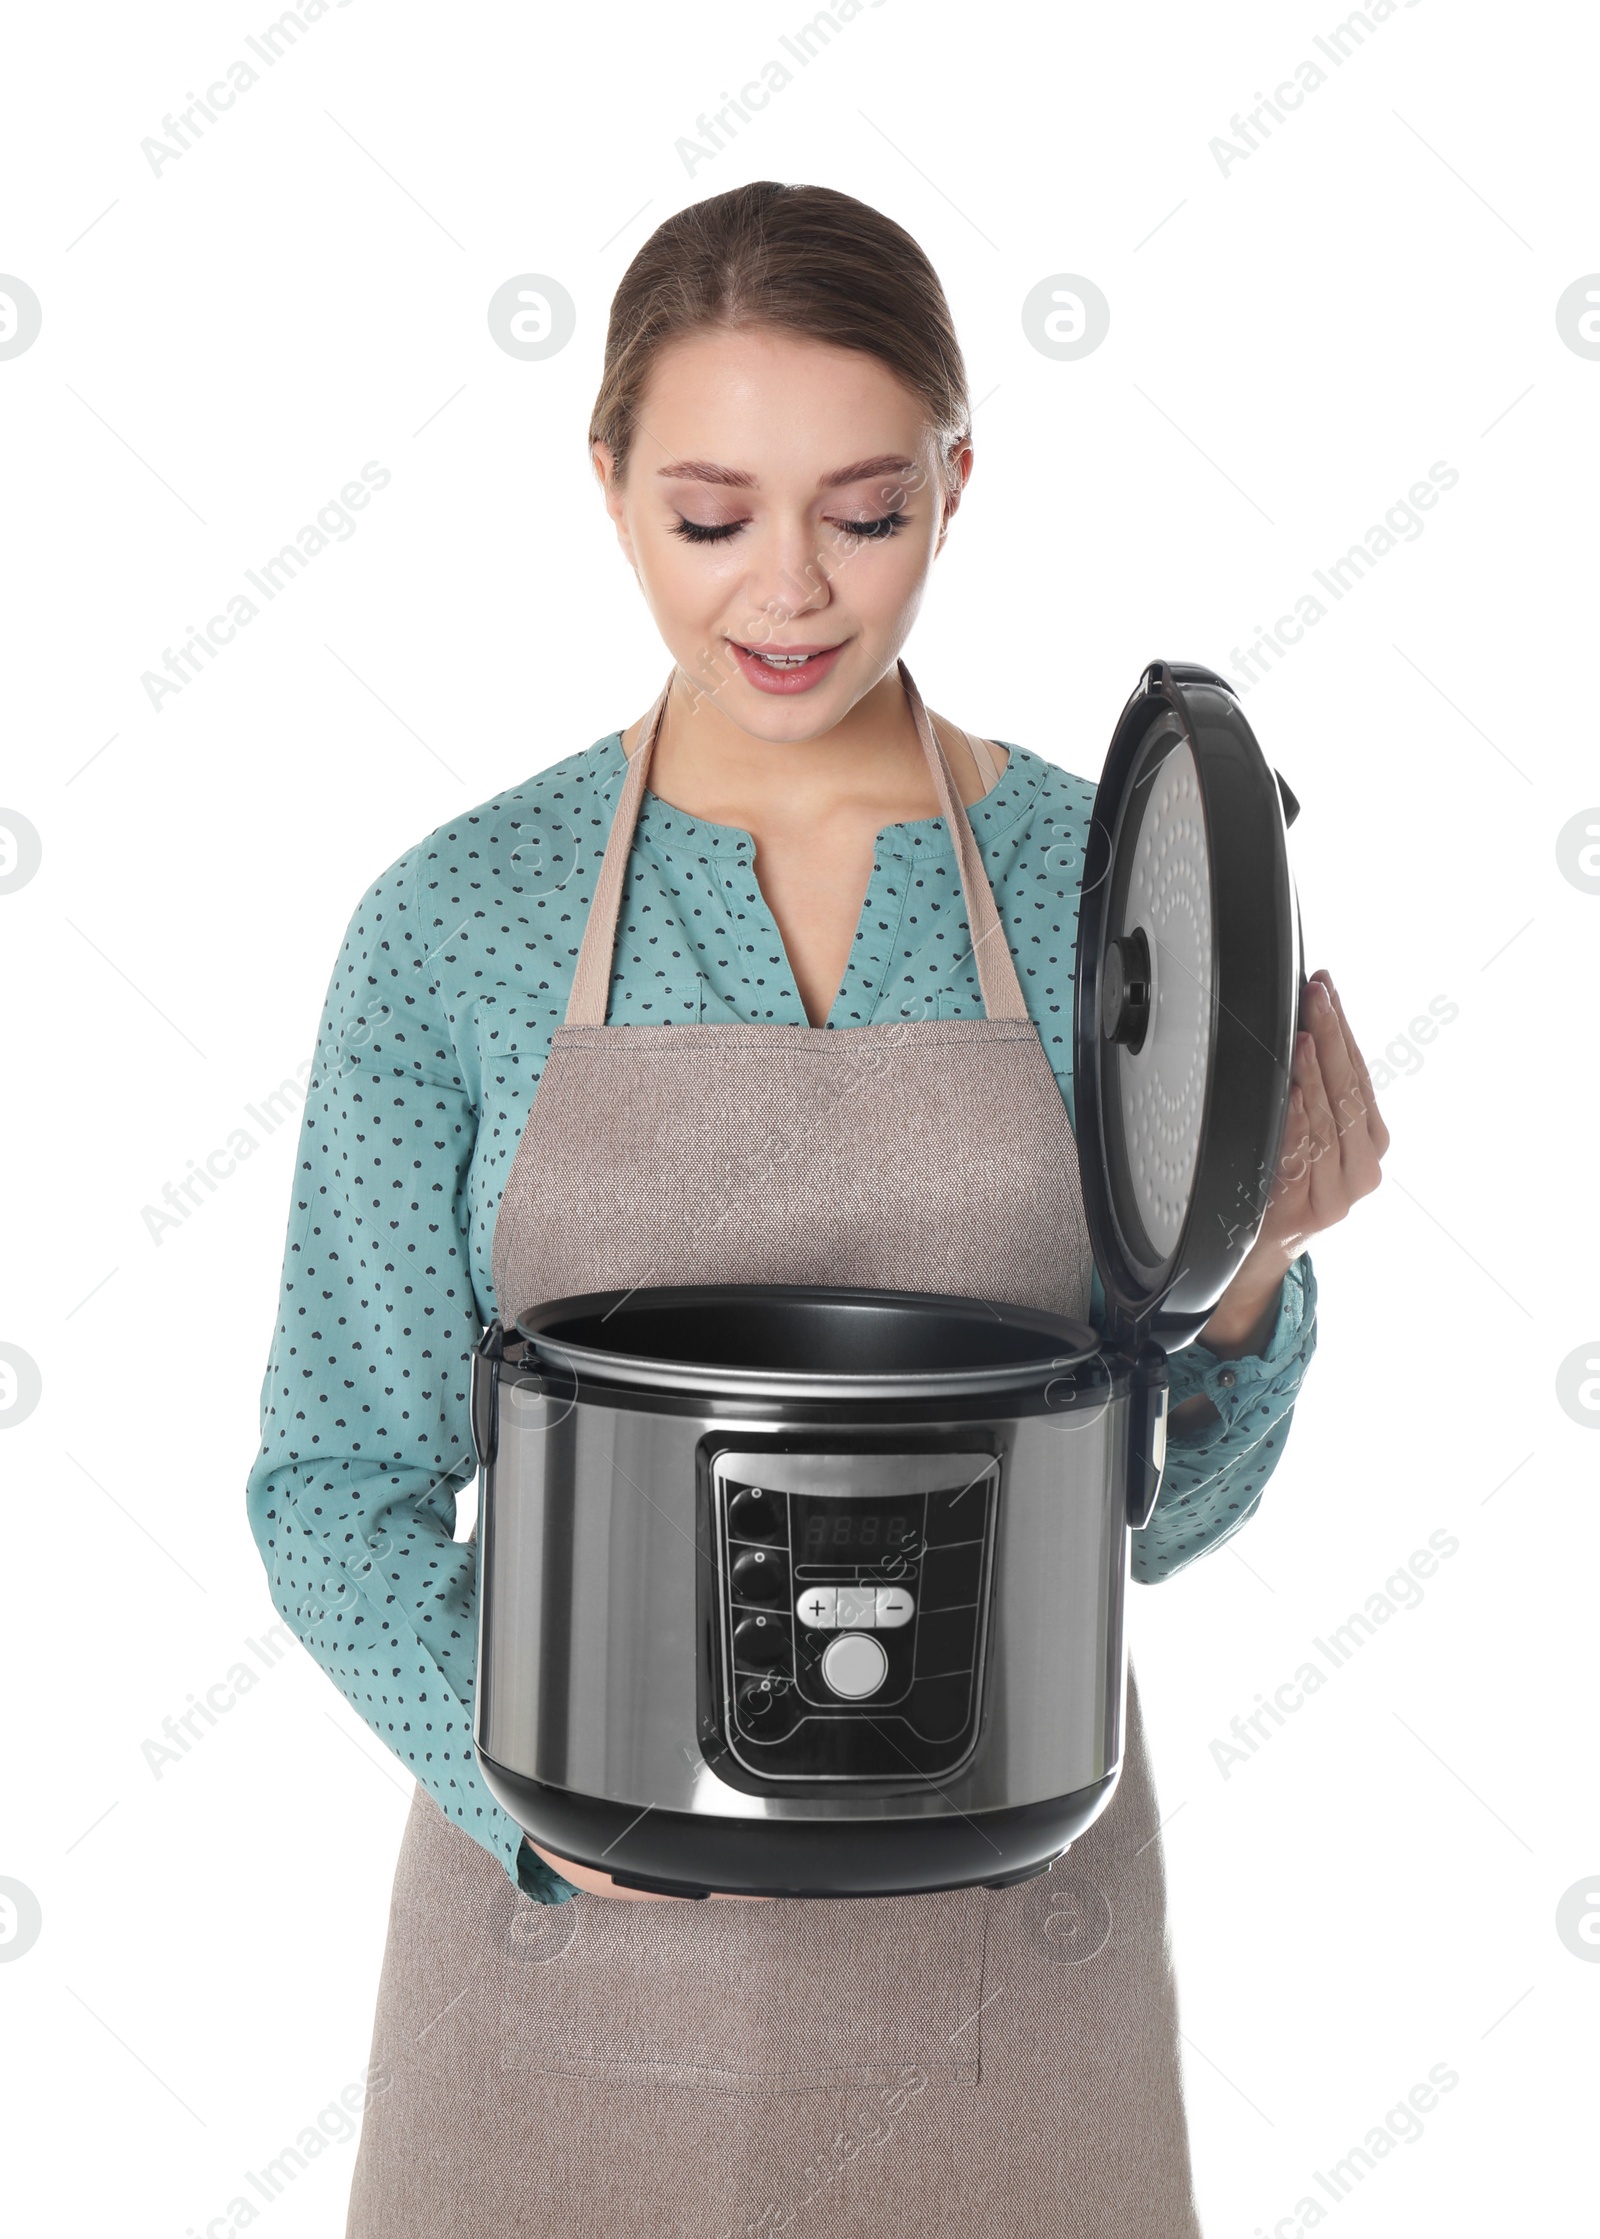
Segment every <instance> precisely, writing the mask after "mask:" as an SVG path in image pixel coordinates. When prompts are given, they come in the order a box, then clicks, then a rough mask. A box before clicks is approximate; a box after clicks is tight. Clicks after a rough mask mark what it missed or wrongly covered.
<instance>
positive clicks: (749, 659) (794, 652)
mask: <svg viewBox="0 0 1600 2239" xmlns="http://www.w3.org/2000/svg"><path fill="white" fill-rule="evenodd" d="M728 643H729V645H731V646H732V648H733V654H734V658H735V660H736V661H737V662H738V664H739V673H740V675H741V676H743V677H744V678H745V679H746V681H747V682H748V683H750V684H753V685H754V686H755V688H756V690H757V691H758V692H778V693H789V692H809V691H811V690H813V689H814V688H815V687H816V686H817V685H818V684H820V683H821V681H822V679H823V678H824V677H825V676H827V675H828V674H829V673H830V672H831V671H832V669H833V667H834V665H835V663H836V662H837V661H838V658H839V656H840V654H841V653H842V652H843V651H844V647H845V644H846V643H848V640H845V641H843V642H841V643H840V644H837V645H764V646H759V647H758V646H753V645H745V644H744V643H743V642H742V641H741V640H740V639H738V638H729V640H728Z"/></svg>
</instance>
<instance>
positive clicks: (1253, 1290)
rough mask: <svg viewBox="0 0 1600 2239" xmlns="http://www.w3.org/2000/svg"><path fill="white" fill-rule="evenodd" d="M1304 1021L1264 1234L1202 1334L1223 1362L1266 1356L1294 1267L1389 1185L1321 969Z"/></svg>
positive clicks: (1384, 1138)
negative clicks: (1322, 1234)
mask: <svg viewBox="0 0 1600 2239" xmlns="http://www.w3.org/2000/svg"><path fill="white" fill-rule="evenodd" d="M1305 1015H1306V1022H1307V1027H1308V1029H1309V1031H1302V1032H1301V1033H1299V1034H1297V1035H1296V1036H1295V1053H1294V1064H1293V1068H1292V1071H1291V1075H1290V1079H1291V1082H1292V1086H1291V1089H1290V1094H1289V1110H1288V1113H1287V1116H1286V1117H1285V1120H1284V1126H1283V1141H1282V1144H1281V1146H1280V1150H1279V1156H1278V1170H1277V1173H1276V1175H1275V1177H1274V1179H1273V1185H1272V1194H1271V1196H1270V1197H1269V1198H1268V1200H1267V1210H1266V1214H1265V1217H1264V1218H1263V1220H1262V1223H1261V1229H1260V1233H1259V1234H1258V1235H1257V1237H1256V1240H1255V1242H1254V1244H1253V1245H1252V1246H1251V1248H1250V1250H1249V1252H1248V1253H1247V1254H1246V1256H1245V1258H1244V1260H1243V1261H1242V1263H1241V1264H1240V1267H1239V1270H1238V1272H1237V1274H1236V1275H1235V1276H1234V1278H1233V1281H1232V1282H1231V1283H1230V1284H1229V1285H1228V1287H1227V1289H1226V1290H1225V1291H1224V1292H1223V1294H1222V1296H1221V1297H1220V1298H1219V1299H1218V1301H1217V1304H1216V1310H1215V1312H1214V1313H1213V1314H1212V1316H1211V1319H1210V1321H1208V1322H1207V1323H1206V1325H1205V1327H1204V1329H1202V1330H1201V1332H1200V1337H1199V1342H1200V1343H1201V1344H1202V1345H1204V1346H1205V1347H1206V1348H1207V1349H1208V1350H1209V1351H1210V1352H1213V1353H1215V1354H1216V1355H1217V1356H1218V1357H1219V1359H1237V1358H1238V1356H1239V1355H1240V1354H1241V1353H1258V1352H1260V1350H1261V1348H1262V1346H1263V1345H1265V1344H1266V1343H1267V1341H1268V1339H1269V1338H1270V1337H1271V1334H1272V1327H1273V1324H1274V1322H1275V1321H1276V1319H1277V1313H1278V1297H1279V1292H1280V1289H1281V1286H1282V1283H1283V1278H1284V1275H1285V1274H1286V1273H1287V1271H1288V1268H1289V1263H1290V1262H1291V1260H1294V1259H1298V1257H1299V1256H1300V1254H1301V1252H1303V1251H1304V1250H1305V1248H1306V1245H1307V1244H1308V1243H1309V1242H1310V1240H1311V1238H1312V1237H1313V1236H1315V1235H1317V1234H1318V1232H1319V1231H1320V1230H1322V1229H1325V1228H1332V1226H1333V1225H1334V1223H1335V1222H1336V1221H1342V1220H1343V1219H1344V1217H1345V1215H1346V1213H1348V1212H1349V1210H1350V1208H1351V1206H1352V1205H1353V1204H1354V1203H1355V1202H1356V1200H1357V1198H1359V1197H1366V1196H1368V1195H1369V1194H1370V1193H1371V1192H1372V1191H1373V1190H1375V1189H1376V1188H1377V1186H1378V1184H1379V1182H1380V1181H1381V1180H1382V1179H1383V1176H1382V1173H1381V1171H1380V1168H1379V1162H1380V1160H1381V1159H1382V1157H1383V1154H1384V1152H1385V1151H1386V1150H1387V1149H1388V1148H1389V1130H1388V1128H1387V1127H1385V1125H1384V1123H1383V1115H1382V1113H1381V1112H1380V1111H1379V1110H1378V1100H1377V1098H1376V1096H1375V1095H1374V1094H1373V1091H1372V1076H1371V1074H1370V1073H1369V1072H1368V1071H1367V1066H1366V1060H1365V1059H1364V1058H1363V1057H1362V1055H1361V1051H1360V1049H1359V1048H1358V1046H1357V1044H1356V1038H1355V1036H1354V1035H1353V1034H1352V1033H1351V1031H1350V1027H1349V1023H1348V1021H1347V1020H1346V1018H1345V1015H1344V1005H1343V1004H1342V1003H1341V1002H1340V1000H1339V994H1338V990H1337V989H1336V988H1335V986H1334V984H1333V980H1332V977H1331V975H1330V974H1329V973H1328V972H1327V971H1326V970H1325V969H1323V970H1318V971H1316V972H1313V973H1312V975H1311V979H1310V983H1309V985H1308V987H1307V990H1306V1002H1305ZM1202 1406H1203V1407H1204V1408H1205V1409H1206V1410H1207V1411H1208V1413H1214V1412H1215V1410H1214V1409H1212V1408H1211V1403H1210V1401H1209V1400H1204V1401H1201V1402H1199V1403H1198V1405H1197V1403H1196V1402H1195V1401H1194V1400H1186V1401H1185V1402H1184V1406H1183V1407H1180V1408H1178V1409H1176V1410H1175V1411H1174V1415H1173V1421H1174V1422H1175V1423H1178V1422H1179V1419H1180V1417H1183V1416H1184V1411H1185V1409H1186V1408H1194V1409H1195V1412H1196V1417H1197V1418H1198V1415H1199V1409H1200V1407H1202ZM1180 1427H1181V1425H1180Z"/></svg>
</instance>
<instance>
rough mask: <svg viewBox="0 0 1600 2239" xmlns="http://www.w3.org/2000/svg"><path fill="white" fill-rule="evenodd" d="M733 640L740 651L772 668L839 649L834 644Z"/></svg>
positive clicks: (810, 658) (786, 666)
mask: <svg viewBox="0 0 1600 2239" xmlns="http://www.w3.org/2000/svg"><path fill="white" fill-rule="evenodd" d="M733 642H734V644H735V645H737V646H738V648H739V651H740V652H741V653H748V654H749V655H750V656H751V657H752V659H754V660H758V661H765V662H766V663H767V664H768V666H769V667H772V668H776V667H780V666H781V667H785V668H788V667H792V666H793V664H794V663H795V662H796V661H799V660H807V661H810V660H815V659H816V658H817V656H818V655H819V654H822V653H836V652H837V651H838V650H839V649H838V647H837V646H836V645H746V644H744V643H743V642H742V641H741V640H740V639H738V638H735V639H734V640H733Z"/></svg>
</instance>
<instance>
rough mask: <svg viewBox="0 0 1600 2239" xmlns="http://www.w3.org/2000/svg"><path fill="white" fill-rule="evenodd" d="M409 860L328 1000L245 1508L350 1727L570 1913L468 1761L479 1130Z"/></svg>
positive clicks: (373, 908)
mask: <svg viewBox="0 0 1600 2239" xmlns="http://www.w3.org/2000/svg"><path fill="white" fill-rule="evenodd" d="M419 859H420V851H413V852H412V853H411V854H409V855H405V856H402V857H401V858H400V860H399V861H398V862H397V863H396V864H394V865H393V866H392V867H391V868H390V869H389V870H388V871H386V872H385V873H384V874H383V875H382V877H381V878H379V879H378V880H377V881H375V883H374V884H373V885H372V886H371V887H370V888H369V889H368V891H367V893H366V894H365V895H364V896H363V898H362V900H361V902H360V904H359V905H358V907H357V909H356V912H355V915H354V917H353V918H352V919H351V921H350V926H349V930H348V932H347V933H346V935H345V941H344V946H343V949H342V950H341V952H340V955H339V959H338V962H337V964H336V965H335V967H334V971H333V977H332V980H331V982H330V985H329V988H328V997H327V1004H326V1007H325V1009H324V1012H323V1017H322V1023H321V1028H320V1031H319V1034H318V1039H317V1050H316V1058H315V1063H314V1068H313V1072H312V1077H311V1083H310V1088H309V1091H308V1094H307V1098H306V1104H305V1109H304V1114H303V1117H302V1121H301V1131H300V1142H299V1152H298V1162H297V1165H296V1169H295V1187H294V1193H293V1198H292V1202H291V1206H290V1214H289V1228H288V1238H287V1242H286V1245H285V1249H284V1259H283V1280H282V1288H281V1297H280V1304H279V1312H278V1322H277V1329H276V1334H275V1335H274V1337H273V1341H272V1348H271V1354H270V1357H269V1359H268V1363H267V1371H266V1376H265V1378H264V1380H263V1383H262V1388H261V1447H260V1451H259V1453H258V1454H257V1457H256V1460H255V1462H254V1464H253V1466H252V1468H251V1471H250V1475H249V1479H248V1483H247V1489H246V1508H247V1513H248V1517H249V1523H250V1530H251V1533H252V1536H253V1537H254V1539H255V1543H256V1546H257V1548H258V1549H259V1550H260V1554H261V1558H262V1561H263V1563H264V1564H265V1565H266V1570H267V1575H268V1578H269V1580H270V1582H271V1592H272V1599H273V1603H274V1605H275V1607H276V1608H277V1610H278V1611H279V1613H280V1615H281V1616H282V1617H283V1618H284V1620H285V1622H286V1623H287V1624H288V1626H289V1628H290V1630H291V1631H292V1632H294V1633H295V1634H296V1635H297V1637H298V1638H299V1640H300V1641H301V1642H302V1643H303V1645H304V1646H305V1647H306V1648H307V1649H308V1650H309V1651H310V1653H311V1655H312V1656H313V1657H314V1658H315V1659H316V1661H317V1663H319V1664H320V1665H321V1667H322V1669H323V1670H324V1671H325V1672H326V1673H327V1675H328V1677H329V1678H330V1679H331V1680H332V1681H333V1683H334V1685H335V1686H336V1687H337V1688H338V1690H339V1692H340V1693H341V1694H342V1695H343V1696H344V1698H345V1700H346V1702H348V1703H349V1705H350V1707H351V1709H352V1710H353V1711H355V1713H356V1715H357V1716H358V1717H359V1718H361V1719H363V1720H364V1721H365V1722H366V1724H367V1725H368V1726H369V1727H370V1728H371V1730H372V1732H373V1733H374V1734H375V1735H376V1736H377V1738H378V1740H379V1741H381V1742H382V1743H383V1744H384V1745H385V1747H386V1748H388V1749H390V1750H392V1751H393V1752H394V1754H395V1755H396V1756H397V1757H399V1758H400V1760H401V1761H402V1763H404V1764H405V1765H406V1766H407V1767H408V1768H409V1769H410V1771H411V1772H412V1774H413V1775H414V1776H415V1777H416V1779H418V1780H419V1781H421V1782H422V1784H423V1786H424V1787H425V1788H426V1789H427V1790H428V1792H429V1794H430V1795H432V1797H433V1798H434V1800H435V1802H437V1803H438V1804H439V1805H440V1806H441V1807H442V1809H443V1810H444V1811H446V1812H447V1813H448V1814H449V1815H450V1817H451V1818H452V1819H454V1820H455V1821H456V1822H457V1823H458V1825H460V1826H461V1827H463V1828H464V1829H465V1830H466V1832H467V1833H468V1834H469V1835H471V1836H472V1837H473V1839H474V1840H475V1841H477V1842H479V1843H481V1844H482V1845H483V1846H484V1847H485V1849H487V1850H489V1851H491V1852H492V1853H493V1854H494V1856H495V1857H497V1858H498V1859H499V1860H500V1862H501V1864H502V1865H503V1866H504V1867H505V1869H506V1872H507V1874H508V1875H509V1876H510V1877H511V1879H512V1880H513V1881H514V1882H517V1883H518V1884H519V1886H521V1887H522V1888H524V1889H526V1890H527V1891H528V1893H529V1894H530V1895H531V1896H534V1897H536V1898H539V1899H540V1900H541V1901H543V1902H546V1903H551V1902H559V1901H560V1900H561V1899H562V1898H564V1897H566V1896H569V1895H571V1893H572V1892H571V1888H570V1885H569V1884H568V1883H567V1882H565V1881H564V1880H562V1879H561V1878H560V1877H559V1876H558V1875H556V1874H555V1873H554V1872H553V1871H552V1870H551V1869H549V1868H548V1867H546V1866H545V1865H544V1864H543V1862H542V1861H541V1860H539V1859H538V1858H537V1857H536V1856H535V1854H534V1853H533V1852H532V1851H531V1850H530V1849H529V1848H528V1846H527V1845H526V1844H525V1843H524V1841H523V1837H522V1831H521V1829H520V1828H519V1827H518V1826H517V1824H516V1822H515V1821H514V1820H513V1819H512V1818H511V1817H510V1815H509V1814H508V1813H507V1812H506V1811H505V1810H503V1809H502V1807H501V1806H500V1804H499V1803H498V1802H497V1801H496V1800H495V1798H494V1796H493V1795H492V1794H491V1793H490V1791H489V1789H488V1788H487V1786H486V1785H485V1783H484V1781H483V1777H482V1775H481V1774H480V1772H479V1770H478V1766H477V1760H476V1758H475V1756H474V1754H473V1748H472V1701H473V1685H474V1679H475V1675H476V1662H477V1561H476V1550H475V1548H474V1547H473V1546H472V1545H470V1544H466V1543H461V1542H458V1541H457V1540H456V1539H455V1537H454V1531H455V1521H456V1493H457V1491H458V1489H459V1488H460V1487H461V1486H462V1485H464V1484H466V1483H467V1482H468V1481H469V1480H470V1479H471V1477H472V1475H473V1473H474V1470H475V1468H476V1459H475V1455H474V1452H473V1445H472V1431H471V1415H470V1408H469V1402H468V1393H469V1384H470V1377H469V1367H470V1362H469V1355H470V1353H471V1350H472V1347H473V1346H474V1345H475V1343H476V1342H477V1339H478V1336H479V1333H480V1328H481V1324H482V1321H483V1319H484V1316H483V1314H482V1313H481V1311H480V1306H479V1302H478V1300H477V1298H476V1296H475V1294H474V1288H473V1282H472V1276H471V1272H470V1258H469V1251H468V1233H467V1200H466V1184H467V1170H468V1167H469V1164H470V1162H471V1158H472V1151H473V1144H474V1139H475V1134H476V1125H477V1121H476V1112H475V1110H474V1106H473V1102H472V1098H471V1095H470V1093H469V1090H468V1087H467V1084H466V1083H465V1082H464V1081H463V1079H462V1075H461V1072H460V1070H459V1068H458V1065H457V1060H456V1051H455V1046H454V1041H453V1037H452V1034H451V1030H450V1024H449V1020H448V1018H447V1016H446V1014H445V1010H444V1006H443V1004H442V1003H441V1001H440V998H439V992H438V988H437V984H436V983H435V982H434V981H433V980H432V978H431V975H430V974H429V972H428V970H427V968H426V963H427V959H426V953H425V952H426V948H427V942H426V940H425V938H424V937H423V935H422V932H421V921H420V917H419V912H418V907H417V873H418V862H419Z"/></svg>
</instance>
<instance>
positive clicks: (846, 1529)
mask: <svg viewBox="0 0 1600 2239" xmlns="http://www.w3.org/2000/svg"><path fill="white" fill-rule="evenodd" d="M795 1506H796V1508H797V1509H798V1510H799V1513H798V1514H797V1515H796V1517H795V1519H794V1523H795V1539H794V1551H795V1560H796V1562H800V1563H862V1562H867V1563H870V1562H878V1561H882V1560H884V1559H885V1558H889V1559H893V1558H894V1557H896V1556H898V1557H900V1558H901V1559H902V1560H912V1559H914V1558H915V1557H916V1556H917V1555H918V1554H920V1552H921V1544H922V1508H923V1500H922V1496H921V1495H915V1496H913V1497H911V1498H909V1499H905V1500H894V1501H889V1500H840V1501H821V1500H815V1499H808V1498H807V1497H806V1496H805V1495H803V1494H802V1495H800V1496H799V1497H798V1498H797V1499H796V1502H795Z"/></svg>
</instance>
